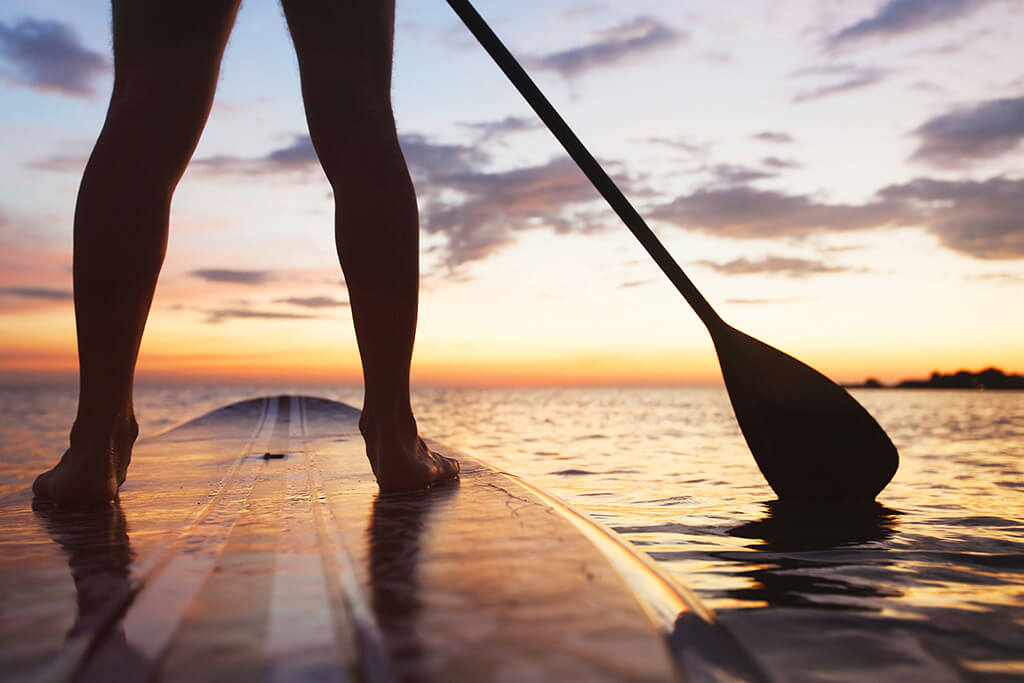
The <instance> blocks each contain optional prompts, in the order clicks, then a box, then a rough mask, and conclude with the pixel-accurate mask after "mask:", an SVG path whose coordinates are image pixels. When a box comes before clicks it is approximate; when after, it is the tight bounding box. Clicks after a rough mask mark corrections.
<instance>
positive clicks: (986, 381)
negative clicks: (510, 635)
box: [843, 368, 1024, 391]
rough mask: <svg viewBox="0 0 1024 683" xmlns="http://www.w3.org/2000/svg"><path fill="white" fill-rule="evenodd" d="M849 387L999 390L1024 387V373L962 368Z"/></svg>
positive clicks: (850, 385) (849, 386)
mask: <svg viewBox="0 0 1024 683" xmlns="http://www.w3.org/2000/svg"><path fill="white" fill-rule="evenodd" d="M843 386H844V387H846V388H848V389H983V390H985V391H993V390H994V391H999V390H1006V389H1011V390H1012V389H1024V375H1017V374H1007V373H1005V372H1003V371H1002V370H1000V369H999V368H986V369H984V370H981V371H979V372H968V371H967V370H960V371H959V372H954V373H951V374H948V375H947V374H943V373H941V372H938V371H936V372H933V373H932V376H931V377H929V378H928V379H905V380H903V381H901V382H899V383H897V384H888V385H886V384H882V383H881V382H880V381H878V380H877V379H875V378H873V377H870V378H868V379H866V380H864V382H863V384H844V385H843Z"/></svg>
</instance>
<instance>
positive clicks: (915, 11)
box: [828, 0, 991, 47]
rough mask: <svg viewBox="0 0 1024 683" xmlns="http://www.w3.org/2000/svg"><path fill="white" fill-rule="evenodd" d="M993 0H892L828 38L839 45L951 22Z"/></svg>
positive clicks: (834, 44)
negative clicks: (872, 13)
mask: <svg viewBox="0 0 1024 683" xmlns="http://www.w3.org/2000/svg"><path fill="white" fill-rule="evenodd" d="M990 1H991V0H889V1H888V2H886V3H885V4H883V5H882V6H881V7H879V9H878V11H877V12H875V14H874V15H872V16H870V17H867V18H866V19H861V20H860V21H858V22H856V23H853V24H850V25H849V26H847V27H845V28H843V29H842V30H840V31H838V32H837V33H835V34H833V35H832V36H831V37H830V38H829V39H828V45H829V46H830V47H839V46H842V45H845V44H848V43H852V42H855V41H859V40H861V39H863V38H868V37H891V36H895V35H900V34H903V33H909V32H912V31H916V30H919V29H922V28H928V27H930V26H934V25H935V24H940V23H943V22H947V21H951V20H953V19H957V18H959V17H962V16H964V15H965V14H968V13H969V12H973V11H974V10H976V9H978V8H980V7H982V6H984V5H987V4H989V2H990Z"/></svg>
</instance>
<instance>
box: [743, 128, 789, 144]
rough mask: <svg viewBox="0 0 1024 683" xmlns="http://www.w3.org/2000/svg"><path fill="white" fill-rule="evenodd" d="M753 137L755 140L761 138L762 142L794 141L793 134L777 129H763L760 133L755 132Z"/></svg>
mask: <svg viewBox="0 0 1024 683" xmlns="http://www.w3.org/2000/svg"><path fill="white" fill-rule="evenodd" d="M751 137H753V138H754V139H755V140H760V141H762V142H778V143H787V142H793V136H792V135H790V134H789V133H783V132H781V131H776V130H763V131H761V132H760V133H754V134H753V135H752V136H751Z"/></svg>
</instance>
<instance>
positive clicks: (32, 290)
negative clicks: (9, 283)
mask: <svg viewBox="0 0 1024 683" xmlns="http://www.w3.org/2000/svg"><path fill="white" fill-rule="evenodd" d="M0 294H6V295H10V296H18V297H21V298H23V299H43V300H46V301H70V300H71V299H72V298H73V295H72V293H71V290H67V289H51V288H49V287H0Z"/></svg>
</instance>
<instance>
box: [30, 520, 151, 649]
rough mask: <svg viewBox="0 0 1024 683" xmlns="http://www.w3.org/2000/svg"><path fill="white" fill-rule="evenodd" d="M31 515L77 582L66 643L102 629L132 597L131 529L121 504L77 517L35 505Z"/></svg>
mask: <svg viewBox="0 0 1024 683" xmlns="http://www.w3.org/2000/svg"><path fill="white" fill-rule="evenodd" d="M32 511H33V513H34V514H35V516H36V518H37V519H38V520H40V522H42V524H43V527H44V528H45V529H46V532H47V533H48V534H49V535H50V538H52V539H53V541H54V542H55V543H57V544H58V545H60V547H61V549H62V550H63V551H64V553H65V554H66V555H67V558H68V568H69V569H70V570H71V578H72V580H73V581H74V582H75V593H76V596H77V601H78V616H77V618H76V619H75V624H74V626H72V628H71V631H70V632H69V633H68V637H69V638H70V637H72V636H75V635H78V634H80V633H84V632H87V631H94V630H97V629H100V628H103V626H104V623H103V622H104V619H105V618H109V614H108V612H109V611H110V608H111V605H112V604H119V605H123V604H124V603H125V602H126V601H127V600H129V599H130V597H131V595H132V593H133V592H134V590H133V587H132V583H131V581H130V566H131V562H132V557H133V555H132V549H131V543H130V542H129V541H128V523H127V522H126V521H125V517H124V513H123V512H122V511H121V506H120V504H113V505H109V506H106V505H105V506H102V507H98V508H96V509H94V510H88V511H84V512H74V511H70V510H63V509H58V508H56V507H54V505H53V504H52V503H50V502H48V501H40V500H37V501H34V502H33V504H32Z"/></svg>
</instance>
